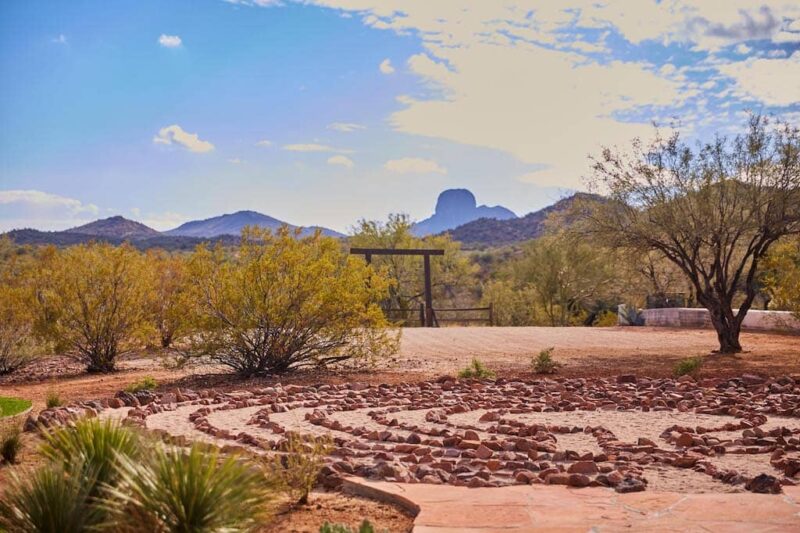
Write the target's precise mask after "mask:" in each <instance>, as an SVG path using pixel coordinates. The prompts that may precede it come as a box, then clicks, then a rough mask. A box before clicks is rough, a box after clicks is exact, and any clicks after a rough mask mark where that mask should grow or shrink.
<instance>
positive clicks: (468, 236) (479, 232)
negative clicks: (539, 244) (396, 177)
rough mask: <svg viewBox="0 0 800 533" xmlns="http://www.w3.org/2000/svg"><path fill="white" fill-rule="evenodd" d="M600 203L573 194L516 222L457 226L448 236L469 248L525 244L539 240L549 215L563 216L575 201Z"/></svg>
mask: <svg viewBox="0 0 800 533" xmlns="http://www.w3.org/2000/svg"><path fill="white" fill-rule="evenodd" d="M602 200H603V197H602V196H599V195H596V194H588V193H575V194H573V195H572V196H569V197H567V198H563V199H561V200H559V201H558V202H556V203H554V204H553V205H550V206H547V207H545V208H544V209H540V210H538V211H534V212H532V213H528V214H527V215H525V216H523V217H520V218H514V219H508V220H497V219H490V218H481V219H479V220H474V221H472V222H468V223H466V224H463V225H461V226H458V227H457V228H455V229H453V230H451V231H449V232H448V233H450V235H451V236H452V238H453V240H456V241H460V242H462V243H463V244H465V245H473V246H474V245H489V246H500V245H504V244H511V243H515V242H521V241H527V240H530V239H535V238H537V237H540V236H541V235H542V234H543V233H544V230H545V222H546V221H547V218H548V217H549V216H550V214H551V213H557V212H566V211H568V210H569V209H571V208H572V207H573V206H574V205H575V204H576V202H578V201H589V202H592V201H593V202H598V201H602Z"/></svg>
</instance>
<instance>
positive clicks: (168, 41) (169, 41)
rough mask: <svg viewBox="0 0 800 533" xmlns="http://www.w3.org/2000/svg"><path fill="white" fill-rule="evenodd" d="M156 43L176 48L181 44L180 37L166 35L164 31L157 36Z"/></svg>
mask: <svg viewBox="0 0 800 533" xmlns="http://www.w3.org/2000/svg"><path fill="white" fill-rule="evenodd" d="M158 44H160V45H161V46H163V47H164V48H178V47H179V46H181V44H183V41H182V40H181V38H180V37H179V36H177V35H166V34H164V33H162V34H161V36H160V37H159V38H158Z"/></svg>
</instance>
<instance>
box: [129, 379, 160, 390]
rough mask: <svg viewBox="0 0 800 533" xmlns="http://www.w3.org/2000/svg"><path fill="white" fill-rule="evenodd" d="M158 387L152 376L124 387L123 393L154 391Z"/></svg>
mask: <svg viewBox="0 0 800 533" xmlns="http://www.w3.org/2000/svg"><path fill="white" fill-rule="evenodd" d="M156 387H158V382H157V381H156V380H155V378H154V377H153V376H145V377H143V378H142V379H140V380H139V381H136V382H134V383H131V384H130V385H128V386H127V387H125V392H139V391H143V390H154V389H155V388H156Z"/></svg>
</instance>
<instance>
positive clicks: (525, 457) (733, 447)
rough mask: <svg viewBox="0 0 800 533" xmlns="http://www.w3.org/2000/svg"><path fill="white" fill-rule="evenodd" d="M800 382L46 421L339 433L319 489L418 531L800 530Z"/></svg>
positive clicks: (503, 386) (206, 436)
mask: <svg viewBox="0 0 800 533" xmlns="http://www.w3.org/2000/svg"><path fill="white" fill-rule="evenodd" d="M796 378H797V379H796ZM796 378H795V377H792V376H783V377H779V378H774V379H765V378H761V377H758V376H753V375H744V376H741V377H739V378H734V379H725V380H719V379H707V380H702V381H700V382H695V381H694V380H693V379H692V378H688V377H685V378H681V379H678V380H675V379H647V378H641V377H637V376H634V375H622V376H618V377H616V378H613V379H578V378H575V379H538V380H529V381H523V380H503V379H501V380H497V381H479V380H456V379H453V378H450V377H443V378H441V379H439V380H435V381H426V382H421V383H401V384H393V385H380V386H370V385H367V384H361V383H351V384H345V385H327V384H322V385H318V386H311V387H305V386H297V385H286V386H280V385H276V386H271V387H264V388H257V389H251V390H244V391H237V392H216V391H213V390H204V391H200V392H193V391H188V390H176V391H174V392H170V393H164V394H159V395H154V394H152V393H147V392H143V393H138V394H129V393H120V394H118V395H117V397H115V398H112V399H109V400H105V401H101V402H88V403H85V404H82V405H78V406H73V407H71V409H72V411H69V410H67V411H66V414H64V411H63V410H62V411H60V412H59V411H52V412H51V411H44V412H43V413H42V414H41V415H40V417H39V420H38V422H40V423H43V424H45V425H48V424H54V423H58V422H59V421H60V419H59V417H61V418H64V417H69V416H72V415H73V414H74V415H77V414H80V412H81V410H84V411H89V410H91V411H99V412H101V413H102V414H101V416H105V417H114V418H118V419H122V420H125V421H126V423H130V424H137V425H140V426H144V427H146V428H147V429H149V430H152V431H155V432H161V433H164V434H165V435H168V436H169V438H171V439H173V440H175V441H177V442H188V441H191V440H202V441H207V442H211V443H214V444H217V445H219V446H222V447H224V448H226V449H229V450H235V449H242V450H248V451H250V452H254V453H259V454H274V453H282V451H283V450H284V448H285V446H286V443H287V439H288V438H290V437H291V436H293V435H294V436H305V438H309V439H310V438H321V437H323V436H329V437H331V438H332V439H333V446H332V451H331V453H330V455H329V456H328V457H327V459H326V466H325V468H324V469H323V473H322V481H323V483H324V484H325V485H326V486H342V485H344V487H345V488H348V487H349V490H353V491H355V492H358V491H370V490H373V491H375V492H376V494H378V495H382V497H385V498H387V499H393V498H395V499H396V498H399V499H400V500H402V501H406V503H408V505H410V506H411V507H414V508H415V509H417V510H418V516H417V521H416V529H415V531H423V532H424V531H466V530H467V529H466V528H467V527H468V526H469V527H472V528H473V529H475V530H480V531H492V530H498V531H500V530H502V531H508V530H520V531H528V530H535V529H537V528H539V529H549V528H566V529H575V530H581V531H586V530H587V529H588V528H589V527H601V526H602V528H601V529H603V530H605V529H610V530H614V528H623V529H624V528H628V530H630V528H631V527H633V528H634V529H637V528H638V529H641V528H645V527H646V528H647V529H648V530H653V529H655V530H659V529H664V528H666V529H667V530H681V531H686V530H693V529H697V530H707V529H702V528H704V527H706V526H708V527H709V528H710V530H726V531H728V530H735V529H737V528H742V529H743V530H747V531H754V530H764V531H787V530H797V531H800V515H798V513H800V508H798V496H800V493H798V488H797V487H796V486H795V485H796V484H797V483H798V481H800V376H797V377H796ZM59 413H60V414H59ZM90 414H91V413H90ZM490 487H491V488H490ZM415 506H416V507H415ZM734 526H736V527H734Z"/></svg>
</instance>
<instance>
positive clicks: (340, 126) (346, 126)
mask: <svg viewBox="0 0 800 533" xmlns="http://www.w3.org/2000/svg"><path fill="white" fill-rule="evenodd" d="M366 128H367V127H366V126H362V125H361V124H354V123H352V122H334V123H333V124H328V129H329V130H334V131H341V132H343V133H352V132H354V131H356V130H364V129H366Z"/></svg>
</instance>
